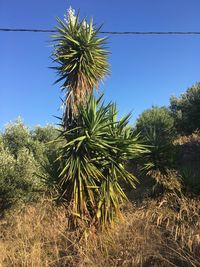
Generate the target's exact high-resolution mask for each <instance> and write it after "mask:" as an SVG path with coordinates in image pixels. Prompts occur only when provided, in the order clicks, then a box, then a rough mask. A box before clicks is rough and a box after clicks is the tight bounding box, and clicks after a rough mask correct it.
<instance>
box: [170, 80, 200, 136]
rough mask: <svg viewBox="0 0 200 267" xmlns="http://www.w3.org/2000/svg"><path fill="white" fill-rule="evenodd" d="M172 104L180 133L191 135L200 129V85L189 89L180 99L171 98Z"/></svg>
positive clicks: (172, 110)
mask: <svg viewBox="0 0 200 267" xmlns="http://www.w3.org/2000/svg"><path fill="white" fill-rule="evenodd" d="M170 103H171V105H170V109H171V112H172V115H173V117H174V119H175V125H176V129H177V131H178V133H180V134H191V133H192V132H194V131H195V130H197V129H200V83H197V84H195V85H193V86H192V87H190V88H188V89H187V91H186V92H185V93H183V94H182V95H181V96H180V97H179V98H177V97H171V99H170Z"/></svg>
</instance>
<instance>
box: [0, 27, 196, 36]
mask: <svg viewBox="0 0 200 267" xmlns="http://www.w3.org/2000/svg"><path fill="white" fill-rule="evenodd" d="M0 31H1V32H34V33H40V32H41V33H44V32H47V33H54V32H57V31H56V30H44V29H9V28H0ZM99 33H103V34H113V35H131V34H132V35H200V32H197V31H100V32H99Z"/></svg>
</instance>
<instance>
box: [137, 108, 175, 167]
mask: <svg viewBox="0 0 200 267" xmlns="http://www.w3.org/2000/svg"><path fill="white" fill-rule="evenodd" d="M135 131H136V132H137V133H139V134H140V137H141V138H142V139H143V141H144V143H145V144H147V145H148V146H149V150H150V153H149V154H147V155H146V157H144V158H143V161H144V162H145V163H146V164H148V167H151V168H153V169H160V170H162V169H165V168H167V167H169V165H170V164H171V162H172V155H173V153H172V151H173V146H172V141H173V139H174V137H175V128H174V119H173V117H172V116H171V114H170V112H169V110H168V109H167V108H166V107H152V108H151V109H147V110H145V111H144V112H143V113H142V114H141V115H140V116H139V118H138V119H137V122H136V127H135Z"/></svg>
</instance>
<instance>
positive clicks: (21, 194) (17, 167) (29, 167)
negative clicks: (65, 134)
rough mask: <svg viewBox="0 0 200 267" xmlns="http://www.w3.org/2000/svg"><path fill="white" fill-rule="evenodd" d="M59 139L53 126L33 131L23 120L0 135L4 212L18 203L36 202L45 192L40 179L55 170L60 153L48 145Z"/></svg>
mask: <svg viewBox="0 0 200 267" xmlns="http://www.w3.org/2000/svg"><path fill="white" fill-rule="evenodd" d="M57 136H58V131H57V129H56V128H55V127H53V126H50V125H48V126H46V127H35V129H33V130H32V131H30V130H29V129H28V128H27V127H26V126H25V125H24V124H23V122H22V120H21V119H17V120H16V121H15V122H14V123H10V124H8V125H7V126H6V128H5V131H4V132H3V133H2V134H1V135H0V203H1V204H0V211H1V212H3V210H5V209H7V208H9V207H11V206H12V205H14V204H16V203H19V202H27V201H32V200H35V199H37V198H38V197H39V195H40V193H41V192H43V191H44V190H46V186H45V184H44V181H42V179H41V177H43V176H45V175H46V172H47V169H48V167H51V166H53V167H54V160H55V159H56V156H54V154H55V151H56V150H57V146H55V144H49V143H48V142H49V141H51V140H53V139H55V138H56V137H57ZM56 155H57V154H56ZM51 168H52V167H51Z"/></svg>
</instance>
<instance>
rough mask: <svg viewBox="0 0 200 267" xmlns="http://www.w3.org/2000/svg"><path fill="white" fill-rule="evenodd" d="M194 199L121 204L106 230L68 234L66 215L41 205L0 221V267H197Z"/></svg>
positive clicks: (199, 245)
mask: <svg viewBox="0 0 200 267" xmlns="http://www.w3.org/2000/svg"><path fill="white" fill-rule="evenodd" d="M199 212H200V206H199V199H188V198H186V197H183V196H177V195H176V194H174V193H171V194H170V193H168V194H165V195H163V196H162V197H160V198H159V199H156V200H148V202H143V203H142V204H141V205H139V206H135V205H133V204H130V203H129V204H128V203H127V204H126V205H125V206H124V207H123V218H122V219H121V221H120V223H118V224H116V225H115V226H113V227H112V228H111V229H109V230H108V229H107V230H104V231H102V232H99V233H97V232H96V231H95V229H94V228H85V227H84V225H82V227H80V228H79V230H72V229H70V228H69V226H68V219H67V218H68V215H67V214H66V209H64V208H62V207H56V206H55V205H54V204H53V203H51V202H48V201H43V202H41V203H38V204H36V205H34V206H33V205H30V206H26V207H24V208H22V209H21V210H16V211H15V212H12V213H11V214H9V215H8V216H7V217H6V218H5V219H4V221H1V225H0V230H1V241H0V266H2V267H14V266H17V267H22V266H23V267H29V266H32V267H44V266H45V267H47V266H48V267H50V266H54V267H61V266H63V267H64V266H72V267H73V266H80V267H86V266H97V267H98V266H99V267H101V266H104V267H105V266H113V267H114V266H127V267H128V266H133V267H134V266H135V267H139V266H183V267H185V266H193V267H198V266H200V255H199V249H200V236H199V232H200V219H199V216H198V214H199Z"/></svg>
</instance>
